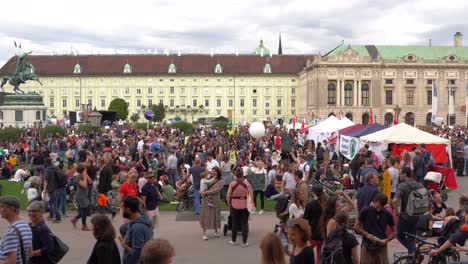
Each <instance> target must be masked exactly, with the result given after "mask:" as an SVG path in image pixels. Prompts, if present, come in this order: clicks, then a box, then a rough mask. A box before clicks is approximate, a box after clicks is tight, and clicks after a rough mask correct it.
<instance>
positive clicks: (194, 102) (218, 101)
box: [49, 97, 296, 108]
mask: <svg viewBox="0 0 468 264" xmlns="http://www.w3.org/2000/svg"><path fill="white" fill-rule="evenodd" d="M49 100H50V101H49V106H50V107H55V98H53V97H51V98H49ZM127 103H128V101H127ZM159 103H161V104H164V99H159ZM88 104H90V105H92V104H93V99H91V98H88ZM150 105H153V99H148V106H150ZM174 105H175V100H174V99H173V98H171V99H169V106H170V107H174ZM239 105H240V107H245V99H244V98H240V101H239ZM136 106H137V107H141V106H142V100H141V99H137V100H136ZM192 106H193V107H198V106H199V105H198V100H197V99H193V100H192ZM204 106H205V107H209V106H210V100H209V99H205V101H204ZM233 106H234V99H229V100H228V107H233ZM257 106H258V104H257V99H255V98H254V99H252V107H257ZM276 106H277V107H282V100H281V99H277V100H276ZM62 107H68V99H65V98H64V99H62ZM75 107H80V99H78V98H75ZM100 107H102V108H105V107H106V99H101V105H100ZM216 107H222V99H220V98H217V99H216ZM265 107H266V108H268V107H270V100H269V99H266V100H265ZM291 107H296V99H295V98H292V99H291Z"/></svg>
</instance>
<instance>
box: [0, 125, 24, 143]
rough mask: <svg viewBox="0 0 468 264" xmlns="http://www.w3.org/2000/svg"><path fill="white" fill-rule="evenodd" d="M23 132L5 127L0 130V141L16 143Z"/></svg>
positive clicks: (15, 128)
mask: <svg viewBox="0 0 468 264" xmlns="http://www.w3.org/2000/svg"><path fill="white" fill-rule="evenodd" d="M21 133H23V130H21V129H20V128H17V127H5V128H4V129H1V130H0V141H17V140H18V139H19V138H20V136H21Z"/></svg>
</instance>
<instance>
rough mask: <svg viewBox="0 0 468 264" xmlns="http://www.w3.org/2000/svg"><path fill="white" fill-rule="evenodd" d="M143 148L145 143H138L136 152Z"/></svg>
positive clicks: (141, 141)
mask: <svg viewBox="0 0 468 264" xmlns="http://www.w3.org/2000/svg"><path fill="white" fill-rule="evenodd" d="M144 146H145V142H143V140H140V141H138V145H137V149H138V150H143V148H144Z"/></svg>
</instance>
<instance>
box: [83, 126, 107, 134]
mask: <svg viewBox="0 0 468 264" xmlns="http://www.w3.org/2000/svg"><path fill="white" fill-rule="evenodd" d="M96 130H97V131H98V133H102V128H101V127H97V128H96V127H93V126H91V125H90V124H81V125H80V126H79V127H78V130H77V132H78V133H85V134H89V133H93V132H94V131H96Z"/></svg>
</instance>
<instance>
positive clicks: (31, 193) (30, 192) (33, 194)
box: [28, 188, 39, 202]
mask: <svg viewBox="0 0 468 264" xmlns="http://www.w3.org/2000/svg"><path fill="white" fill-rule="evenodd" d="M37 196H39V194H38V193H37V189H36V188H29V189H28V202H30V201H32V200H33V199H34V198H36V197H37Z"/></svg>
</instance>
